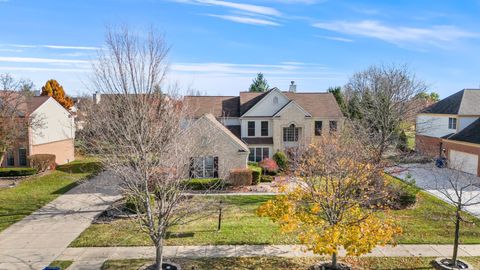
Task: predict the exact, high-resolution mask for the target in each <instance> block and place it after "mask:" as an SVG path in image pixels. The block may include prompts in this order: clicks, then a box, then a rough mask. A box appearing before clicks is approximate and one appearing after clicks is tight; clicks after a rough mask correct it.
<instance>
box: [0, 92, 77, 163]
mask: <svg viewBox="0 0 480 270" xmlns="http://www.w3.org/2000/svg"><path fill="white" fill-rule="evenodd" d="M18 110H20V111H21V113H20V115H24V116H26V117H32V118H36V119H38V122H40V123H41V124H40V125H38V127H35V128H31V127H29V128H28V130H27V131H26V132H25V136H23V137H22V138H18V140H17V142H16V144H15V145H14V146H12V148H11V149H9V150H8V151H7V153H6V156H5V158H4V160H3V163H2V164H0V167H22V166H27V165H28V164H27V163H28V162H27V157H28V156H30V155H35V154H54V155H55V156H56V163H57V164H65V163H68V162H70V161H73V160H74V159H75V157H74V136H75V127H74V123H73V117H72V115H71V114H70V112H68V111H67V110H66V109H65V108H63V107H62V106H61V105H60V104H59V103H58V102H57V101H56V100H55V99H54V98H52V97H48V96H35V97H28V98H26V99H25V101H24V102H22V104H21V106H20V107H19V108H18Z"/></svg>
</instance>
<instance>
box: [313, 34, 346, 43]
mask: <svg viewBox="0 0 480 270" xmlns="http://www.w3.org/2000/svg"><path fill="white" fill-rule="evenodd" d="M315 36H316V37H318V38H323V39H329V40H334V41H340V42H347V43H350V42H353V39H349V38H343V37H333V36H319V35H315Z"/></svg>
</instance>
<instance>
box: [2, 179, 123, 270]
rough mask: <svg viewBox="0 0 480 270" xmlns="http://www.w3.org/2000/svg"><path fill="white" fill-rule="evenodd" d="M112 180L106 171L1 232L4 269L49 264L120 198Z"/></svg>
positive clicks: (37, 266) (28, 267)
mask: <svg viewBox="0 0 480 270" xmlns="http://www.w3.org/2000/svg"><path fill="white" fill-rule="evenodd" d="M112 183H113V181H112V179H111V177H109V176H107V175H106V174H101V175H99V176H96V177H94V178H93V179H91V180H89V181H87V182H85V183H83V184H82V185H79V186H77V187H75V188H73V189H72V190H70V191H69V192H67V193H66V194H63V195H61V196H59V197H58V198H57V199H55V200H54V201H52V202H50V203H48V204H47V205H45V206H44V207H42V208H41V209H39V210H37V211H36V212H34V213H33V214H32V215H30V216H28V217H26V218H24V219H23V220H21V221H20V222H17V223H15V224H13V225H12V226H10V227H8V228H7V229H5V230H4V231H3V232H1V233H0V269H1V270H4V269H5V270H7V269H8V270H13V269H43V267H45V266H47V265H48V264H49V263H50V262H52V261H53V260H54V259H55V258H56V257H58V256H59V255H60V254H62V253H63V252H64V251H65V249H66V248H67V247H68V245H69V244H70V243H71V242H72V241H73V240H74V239H75V238H77V237H78V235H80V233H81V232H83V231H84V230H85V229H86V228H88V226H90V224H91V222H92V220H93V218H94V217H95V216H96V215H97V214H99V213H101V212H102V211H103V210H105V209H106V208H107V207H108V206H109V205H110V204H111V203H112V202H113V201H115V200H117V199H118V198H119V195H118V194H117V192H116V190H117V188H115V187H116V186H115V185H114V184H112Z"/></svg>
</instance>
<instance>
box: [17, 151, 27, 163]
mask: <svg viewBox="0 0 480 270" xmlns="http://www.w3.org/2000/svg"><path fill="white" fill-rule="evenodd" d="M18 163H19V164H20V166H27V149H25V148H20V149H18Z"/></svg>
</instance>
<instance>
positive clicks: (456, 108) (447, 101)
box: [422, 89, 480, 115]
mask: <svg viewBox="0 0 480 270" xmlns="http://www.w3.org/2000/svg"><path fill="white" fill-rule="evenodd" d="M422 113H434V114H458V115H480V89H463V90H462V91H459V92H457V93H455V94H453V95H451V96H448V97H446V98H444V99H442V100H440V101H439V102H437V103H435V104H433V105H431V106H430V107H428V108H426V109H425V110H423V111H422Z"/></svg>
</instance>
